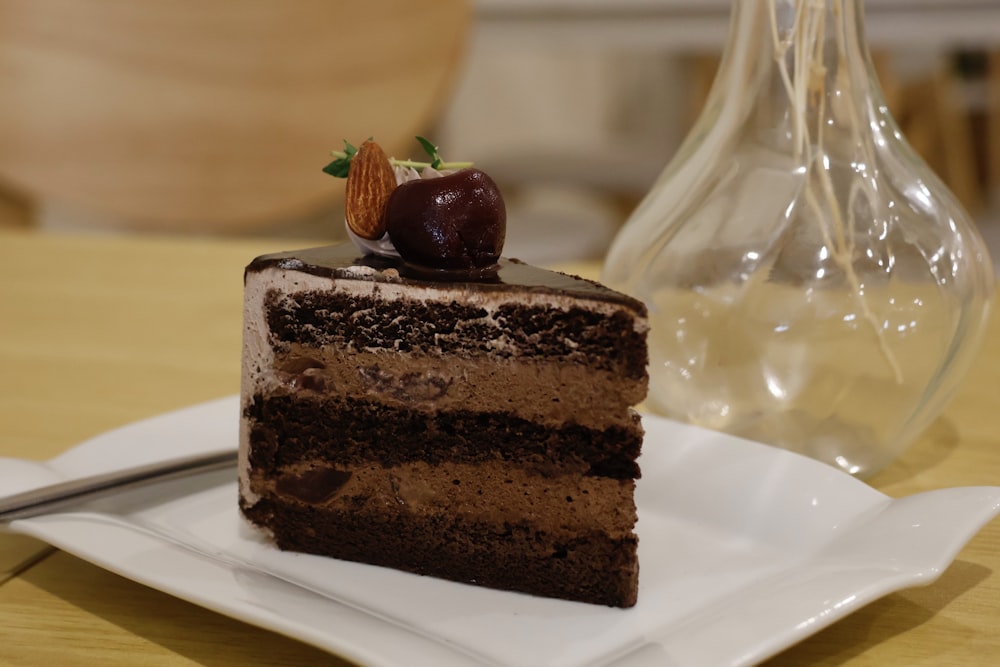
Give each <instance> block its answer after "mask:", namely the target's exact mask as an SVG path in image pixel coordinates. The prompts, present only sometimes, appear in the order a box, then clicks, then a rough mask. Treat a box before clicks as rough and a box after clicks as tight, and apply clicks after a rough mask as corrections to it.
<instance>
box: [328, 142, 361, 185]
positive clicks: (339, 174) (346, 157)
mask: <svg viewBox="0 0 1000 667" xmlns="http://www.w3.org/2000/svg"><path fill="white" fill-rule="evenodd" d="M357 152H358V149H357V148H356V147H354V146H352V145H351V144H350V143H349V142H348V141H347V139H344V150H343V151H333V152H331V153H330V154H331V155H333V157H335V158H337V159H336V160H334V161H333V162H331V163H330V164H328V165H326V166H325V167H323V171H324V172H326V173H327V174H330V175H331V176H335V177H336V178H347V172H349V171H350V169H351V158H353V157H354V155H355V153H357Z"/></svg>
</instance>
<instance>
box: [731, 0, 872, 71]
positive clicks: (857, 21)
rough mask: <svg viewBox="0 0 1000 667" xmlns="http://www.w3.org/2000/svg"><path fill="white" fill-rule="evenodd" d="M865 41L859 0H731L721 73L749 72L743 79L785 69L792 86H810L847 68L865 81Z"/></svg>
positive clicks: (867, 58)
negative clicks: (730, 71) (729, 69)
mask: <svg viewBox="0 0 1000 667" xmlns="http://www.w3.org/2000/svg"><path fill="white" fill-rule="evenodd" d="M865 39H866V38H865V21H864V2H863V0H733V4H732V11H731V18H730V27H729V39H728V41H727V47H726V51H725V53H724V55H723V59H722V67H721V68H720V69H725V68H727V67H730V68H732V67H735V68H737V69H738V70H741V71H742V72H744V73H745V74H753V75H752V76H745V77H744V78H745V80H747V81H754V80H756V79H758V78H759V77H760V76H761V75H762V73H763V71H764V70H767V69H776V70H781V69H784V70H785V73H786V74H787V76H788V77H789V78H790V79H791V83H797V82H806V84H807V85H808V87H812V88H815V87H816V86H818V85H822V81H823V79H824V74H827V75H829V74H830V73H831V72H833V73H841V74H843V73H844V72H843V70H844V69H845V68H850V69H852V70H859V73H861V74H864V75H865V76H859V75H858V74H855V73H852V74H854V78H856V79H860V80H864V79H867V78H869V77H868V73H867V71H865V70H867V69H868V65H869V62H870V60H871V58H870V55H869V53H868V48H867V45H866V41H865ZM825 78H826V79H827V80H830V77H829V76H827V77H825Z"/></svg>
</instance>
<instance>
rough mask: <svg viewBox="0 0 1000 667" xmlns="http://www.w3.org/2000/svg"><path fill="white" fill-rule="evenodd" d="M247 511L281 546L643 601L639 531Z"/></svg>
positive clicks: (576, 595)
mask: <svg viewBox="0 0 1000 667" xmlns="http://www.w3.org/2000/svg"><path fill="white" fill-rule="evenodd" d="M243 511H244V513H245V514H246V515H247V517H248V518H249V519H250V520H251V521H253V522H254V523H257V524H259V525H262V526H265V527H267V528H269V529H270V530H271V532H272V533H273V535H274V540H275V542H276V543H277V545H278V546H279V547H280V548H282V549H287V550H292V551H302V552H305V553H313V554H320V555H325V556H333V557H334V558H342V559H345V560H352V561H358V562H364V563H371V564H373V565H382V566H385V567H392V568H396V569H399V570H405V571H407V572H415V573H417V574H425V575H431V576H435V577H440V578H443V579H450V580H452V581H460V582H464V583H471V584H476V585H479V586H487V587H490V588H499V589H505V590H513V591H522V592H527V593H531V594H534V595H544V596H548V597H557V598H563V599H567V600H577V601H582V602H590V603H593V604H604V605H608V606H614V607H630V606H632V605H634V604H635V601H636V594H637V581H638V563H637V559H636V550H637V544H638V540H637V538H636V537H635V536H634V535H632V536H629V537H625V538H621V539H612V538H609V537H608V536H607V534H605V533H603V532H601V531H596V530H595V531H589V532H584V533H577V534H573V535H571V534H568V533H561V532H560V531H558V530H547V529H546V528H545V527H544V526H541V527H539V526H533V525H531V524H529V523H527V522H525V521H518V520H516V519H515V520H511V521H507V522H503V523H500V524H494V523H477V522H470V521H466V520H463V519H462V518H461V516H456V515H455V514H445V513H438V514H433V515H424V516H412V515H406V514H402V513H399V512H393V511H392V510H383V511H381V512H367V511H358V510H352V509H336V510H329V509H323V508H317V507H314V506H308V505H299V504H297V503H294V502H289V503H276V502H274V501H273V500H271V499H264V500H261V501H259V502H257V503H256V504H255V505H253V506H252V507H244V508H243Z"/></svg>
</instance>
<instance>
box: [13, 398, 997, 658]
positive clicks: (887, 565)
mask: <svg viewBox="0 0 1000 667" xmlns="http://www.w3.org/2000/svg"><path fill="white" fill-rule="evenodd" d="M238 410H239V407H238V399H237V398H236V397H232V398H227V399H223V400H219V401H214V402H211V403H206V404H203V405H199V406H195V407H192V408H188V409H186V410H181V411H179V412H174V413H170V414H167V415H163V416H160V417H156V418H153V419H150V420H147V421H143V422H139V423H137V424H132V425H130V426H126V427H124V428H121V429H117V430H115V431H111V432H109V433H106V434H104V435H101V436H99V437H97V438H94V439H92V440H90V441H88V442H85V443H83V444H82V445H80V446H78V447H76V448H74V449H72V450H70V451H69V452H66V453H65V454H63V455H61V456H59V457H57V458H54V459H52V460H50V461H48V462H46V463H44V464H40V463H30V462H25V461H20V460H16V459H0V488H3V489H4V491H5V493H15V492H17V491H20V490H25V489H27V488H32V487H35V486H38V485H40V484H44V483H47V482H52V481H58V480H61V479H68V478H71V477H79V476H84V475H88V474H94V473H98V472H105V471H109V470H112V469H115V468H123V467H129V466H132V465H138V464H141V463H148V462H153V461H156V460H160V459H164V458H170V457H174V456H182V455H186V454H193V453H196V452H202V451H212V450H223V449H232V448H234V447H235V446H236V440H237V415H238ZM645 426H646V430H647V437H646V443H645V445H644V453H643V456H642V461H641V463H642V468H643V478H642V480H641V482H640V484H639V489H638V492H637V501H638V505H639V526H638V532H639V536H640V546H639V558H640V562H641V566H642V567H641V574H640V588H639V603H638V605H636V606H635V607H634V608H632V609H629V610H621V609H610V608H605V607H597V606H592V605H586V604H579V603H572V602H564V601H560V600H549V599H543V598H535V597H531V596H527V595H521V594H516V593H507V592H501V591H492V590H487V589H481V588H476V587H473V586H466V585H463V584H457V583H452V582H447V581H441V580H437V579H432V578H429V577H420V576H416V575H411V574H406V573H402V572H397V571H394V570H388V569H382V568H377V567H372V566H368V565H361V564H358V563H348V562H342V561H337V560H332V559H326V558H319V557H315V556H307V555H302V554H294V553H285V552H279V551H277V550H275V549H272V548H271V547H269V546H268V545H266V544H264V543H263V542H261V541H260V539H259V538H257V536H256V534H255V533H254V532H253V531H251V530H249V529H248V528H247V527H246V526H245V525H244V524H243V522H242V520H241V519H240V517H239V515H238V511H237V505H236V502H237V501H236V495H237V494H236V485H235V482H234V481H233V478H234V473H233V472H232V471H224V472H222V473H218V472H217V473H207V474H204V475H201V476H198V477H192V478H188V479H184V480H179V481H175V482H167V483H163V484H160V485H158V486H156V487H151V488H148V489H143V490H138V491H130V492H127V493H123V494H121V495H119V496H116V497H115V498H114V499H113V500H111V499H108V500H104V501H100V502H96V503H92V504H91V505H89V506H88V507H87V508H86V510H87V511H81V512H72V513H63V514H53V515H49V516H44V517H37V518H34V519H24V520H20V521H15V522H13V523H12V524H10V526H8V528H9V529H10V530H12V531H14V532H19V533H24V534H27V535H33V536H35V537H37V538H40V539H42V540H45V541H47V542H49V543H50V544H53V545H55V546H57V547H59V548H61V549H64V550H66V551H68V552H70V553H73V554H76V555H77V556H79V557H81V558H84V559H86V560H89V561H91V562H93V563H96V564H98V565H100V566H102V567H105V568H107V569H108V570H111V571H113V572H117V573H119V574H121V575H123V576H125V577H128V578H130V579H133V580H135V581H138V582H141V583H143V584H146V585H148V586H152V587H153V588H157V589H159V590H162V591H165V592H167V593H170V594H172V595H176V596H177V597H179V598H183V599H185V600H189V601H191V602H194V603H196V604H199V605H202V606H204V607H207V608H209V609H213V610H215V611H217V612H220V613H223V614H227V615H229V616H232V617H234V618H238V619H242V620H244V621H247V622H249V623H252V624H255V625H259V626H262V627H266V628H270V629H272V630H275V631H278V632H281V633H284V634H286V635H289V636H291V637H295V638H298V639H300V640H302V641H305V642H308V643H310V644H313V645H315V646H318V647H320V648H323V649H326V650H329V651H331V652H334V653H338V654H340V655H342V656H344V657H346V658H349V659H352V660H355V661H358V662H360V663H362V664H367V665H387V666H388V665H400V664H406V665H414V666H416V665H428V666H430V665H433V666H435V667H445V666H449V665H453V666H458V665H462V666H464V665H473V664H483V665H511V666H515V665H516V666H518V667H523V666H526V665H552V666H566V667H569V666H583V665H588V666H590V665H610V664H613V665H631V666H637V665H654V664H655V665H672V664H676V665H751V664H755V663H757V662H759V661H761V660H763V659H765V658H767V657H769V656H771V655H773V654H774V653H777V652H778V651H780V650H781V649H783V648H786V647H788V646H790V645H791V644H793V643H795V642H797V641H799V640H801V639H803V638H804V637H807V636H809V635H810V634H812V633H814V632H816V631H817V630H819V629H821V628H823V627H825V626H827V625H829V624H830V623H832V622H833V621H835V620H837V619H839V618H841V617H843V616H845V615H847V614H849V613H851V612H852V611H855V610H856V609H858V608H859V607H861V606H862V605H864V604H866V603H868V602H870V601H872V600H874V599H876V598H878V597H880V596H882V595H885V594H886V593H889V592H891V591H895V590H899V589H901V588H905V587H907V586H913V585H918V584H927V583H930V582H932V581H934V580H935V579H936V578H937V577H938V576H939V575H940V574H941V573H942V571H943V570H944V569H945V568H946V567H947V566H948V564H949V563H950V562H951V561H952V559H953V558H954V557H955V555H956V554H957V553H958V551H959V550H960V549H961V547H962V546H963V545H964V544H965V543H966V542H967V541H968V540H969V539H970V538H971V537H972V535H974V534H975V533H976V531H978V530H979V528H981V527H982V526H983V525H984V524H985V523H986V522H987V521H989V520H990V519H991V518H993V517H994V516H996V514H997V513H998V512H1000V487H978V488H958V489H945V490H940V491H935V492H931V493H926V494H921V495H917V496H911V497H909V498H904V499H900V500H891V499H890V498H888V497H887V496H885V495H883V494H881V493H879V492H877V491H875V490H874V489H872V488H871V487H869V486H866V485H865V484H863V483H861V482H859V481H857V480H855V479H853V478H851V477H849V476H847V475H846V474H844V473H842V472H839V471H837V470H835V469H834V468H832V467H830V466H827V465H824V464H821V463H817V462H815V461H812V460H810V459H806V458H803V457H800V456H798V455H795V454H791V453H788V452H785V451H782V450H778V449H773V448H770V447H766V446H764V445H759V444H756V443H752V442H748V441H745V440H739V439H737V438H733V437H731V436H727V435H724V434H720V433H716V432H711V431H706V430H702V429H698V428H695V427H692V426H686V425H682V424H678V423H674V422H670V421H667V420H664V419H660V418H657V417H645Z"/></svg>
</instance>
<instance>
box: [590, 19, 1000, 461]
mask: <svg viewBox="0 0 1000 667" xmlns="http://www.w3.org/2000/svg"><path fill="white" fill-rule="evenodd" d="M602 279H603V280H604V282H606V283H608V284H609V285H611V286H613V287H615V288H617V289H620V290H622V291H624V292H627V293H630V294H632V295H634V296H637V297H638V298H640V299H642V300H643V301H645V303H646V304H647V306H648V307H649V309H650V327H651V331H650V394H649V397H648V399H647V404H646V406H647V408H649V409H650V410H651V411H653V412H657V413H660V414H663V415H666V416H668V417H671V418H675V419H680V420H684V421H688V422H692V423H695V424H699V425H703V426H706V427H709V428H713V429H717V430H722V431H726V432H730V433H733V434H737V435H740V436H745V437H748V438H751V439H754V440H758V441H761V442H765V443H769V444H772V445H776V446H780V447H784V448H787V449H791V450H795V451H798V452H801V453H804V454H806V455H809V456H812V457H814V458H817V459H820V460H823V461H826V462H828V463H830V464H832V465H835V466H837V467H839V468H842V469H843V470H845V471H847V472H848V473H851V474H854V475H858V476H866V475H870V474H872V473H874V472H876V471H877V470H879V469H880V468H882V467H883V466H885V465H886V464H887V463H889V462H890V461H892V460H893V459H894V457H896V456H897V455H898V454H899V453H900V452H901V451H902V450H903V449H904V448H905V447H906V445H907V444H909V443H911V442H912V441H913V440H914V439H915V438H916V436H917V435H918V434H919V433H920V432H921V431H922V430H923V429H924V428H925V427H926V426H927V425H928V424H929V423H930V422H931V421H932V420H933V419H934V417H935V416H936V415H937V414H938V413H939V412H940V411H941V409H942V408H943V405H944V403H945V401H946V399H947V398H948V397H949V395H950V394H952V393H953V390H954V389H955V387H956V385H957V383H958V381H959V379H960V378H961V376H962V375H963V373H964V372H965V371H966V370H967V368H968V366H969V364H970V361H971V359H972V358H973V355H974V353H975V351H976V349H977V348H978V346H979V343H980V341H981V337H982V333H983V330H984V325H985V322H986V319H987V316H988V311H989V307H990V303H991V300H992V297H993V293H994V274H993V268H992V265H991V262H990V258H989V255H988V252H987V250H986V247H985V245H984V243H983V241H982V238H981V237H980V236H979V233H978V232H977V230H976V228H975V226H974V225H973V224H972V222H971V220H970V218H969V216H968V215H967V213H966V212H964V211H963V209H962V207H961V206H960V204H959V203H958V202H957V200H956V199H955V197H954V196H953V195H952V194H951V193H950V192H949V190H948V189H947V188H946V187H945V186H944V185H943V184H942V183H941V181H939V180H938V179H937V178H936V177H935V176H934V174H933V173H932V172H931V170H930V169H929V168H928V167H927V166H926V165H925V164H924V163H923V162H922V160H921V159H920V158H919V157H918V156H917V155H916V154H915V153H914V151H913V150H912V149H911V148H910V147H909V145H908V144H907V143H906V141H905V140H904V138H903V137H902V135H901V134H900V131H899V129H898V128H897V126H896V124H895V122H894V121H893V119H892V117H891V116H890V113H889V111H888V109H886V106H885V102H884V101H883V99H882V95H881V92H880V89H879V86H878V83H877V80H876V77H875V74H874V69H873V67H872V63H871V58H870V55H869V53H868V50H867V46H866V43H865V37H864V15H863V3H862V1H861V0H734V1H733V4H732V10H731V23H730V33H729V40H728V43H727V48H726V51H725V53H724V55H723V58H722V62H721V65H720V68H719V70H718V73H717V75H716V79H715V82H714V84H713V87H712V89H711V91H710V93H709V96H708V99H707V102H706V105H705V108H704V110H703V112H702V114H701V116H700V118H699V119H698V120H697V122H696V123H695V125H694V127H693V129H692V131H691V133H690V134H689V135H688V137H687V138H686V140H685V141H684V143H683V144H682V145H681V147H680V149H679V150H678V153H677V155H676V156H675V157H674V159H673V160H672V161H671V162H670V164H669V165H667V167H666V169H665V170H664V172H663V173H662V174H661V176H660V177H659V179H658V180H657V181H656V183H655V184H654V186H653V187H652V189H651V190H650V192H649V193H648V194H647V196H646V197H645V199H644V200H643V201H642V202H641V204H640V205H639V206H638V207H637V209H636V210H635V212H634V213H633V215H632V216H631V218H630V219H629V220H628V222H627V223H626V224H625V226H624V227H623V228H622V230H621V231H620V233H619V234H618V236H617V237H616V238H615V241H614V243H613V244H612V246H611V249H610V251H609V254H608V257H607V260H606V263H605V269H604V275H603V277H602Z"/></svg>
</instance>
